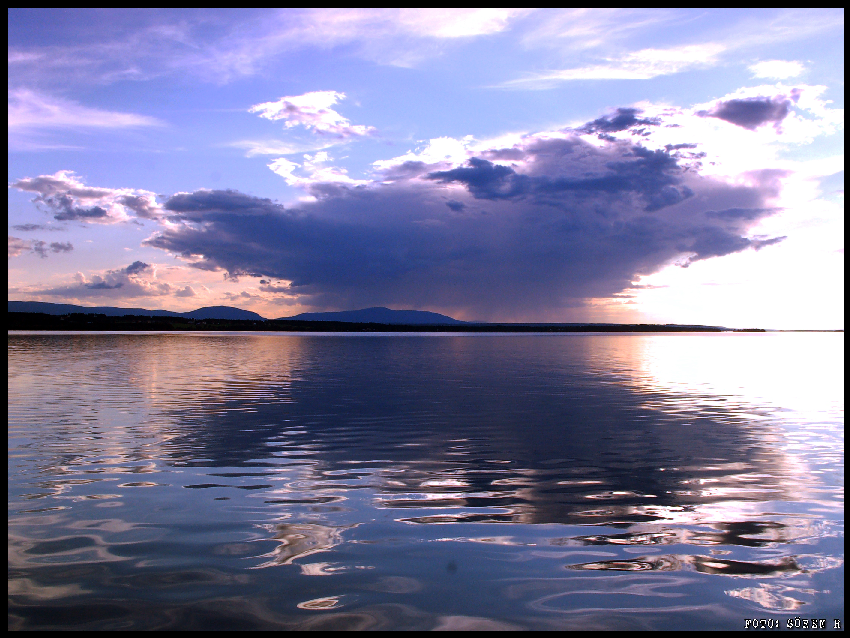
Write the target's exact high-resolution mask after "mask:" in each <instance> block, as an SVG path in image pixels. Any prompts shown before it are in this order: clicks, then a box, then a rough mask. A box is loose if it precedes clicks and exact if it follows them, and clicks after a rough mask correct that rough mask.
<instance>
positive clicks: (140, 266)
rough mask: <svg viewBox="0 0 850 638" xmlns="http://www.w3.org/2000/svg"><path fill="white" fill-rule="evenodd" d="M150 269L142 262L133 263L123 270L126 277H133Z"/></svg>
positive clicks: (148, 265)
mask: <svg viewBox="0 0 850 638" xmlns="http://www.w3.org/2000/svg"><path fill="white" fill-rule="evenodd" d="M150 267H151V266H150V264H146V263H145V262H143V261H134V262H133V263H132V264H130V265H129V266H127V267H126V268H125V269H124V272H125V273H127V274H128V275H135V274H138V273H140V272H144V271H145V270H149V269H150Z"/></svg>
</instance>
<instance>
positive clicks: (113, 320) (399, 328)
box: [7, 312, 764, 332]
mask: <svg viewBox="0 0 850 638" xmlns="http://www.w3.org/2000/svg"><path fill="white" fill-rule="evenodd" d="M7 326H8V329H9V330H93V331H100V330H183V331H202V330H226V331H274V332H723V331H724V330H727V329H726V328H721V327H718V326H693V325H688V326H685V325H674V324H665V325H662V324H553V323H548V324H521V323H484V324H453V325H402V324H381V323H351V322H344V321H298V320H288V319H269V320H266V321H253V320H235V319H186V318H182V317H147V316H140V315H125V316H123V317H109V316H106V315H103V314H83V313H73V314H67V315H48V314H44V313H37V312H9V313H7ZM738 332H741V331H738ZM743 332H764V330H762V329H749V330H745V331H743Z"/></svg>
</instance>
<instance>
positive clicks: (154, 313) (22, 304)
mask: <svg viewBox="0 0 850 638" xmlns="http://www.w3.org/2000/svg"><path fill="white" fill-rule="evenodd" d="M7 312H43V313H45V314H48V315H68V314H73V313H83V314H97V315H106V316H107V317H123V316H126V315H139V316H142V317H183V318H185V319H247V320H250V321H265V318H264V317H261V316H260V315H258V314H257V313H256V312H251V311H249V310H242V309H241V308H233V307H232V306H209V307H206V308H198V309H197V310H193V311H192V312H172V311H171V310H147V309H145V308H116V307H114V306H77V305H74V304H69V303H48V302H46V301H10V302H9V306H8V310H7Z"/></svg>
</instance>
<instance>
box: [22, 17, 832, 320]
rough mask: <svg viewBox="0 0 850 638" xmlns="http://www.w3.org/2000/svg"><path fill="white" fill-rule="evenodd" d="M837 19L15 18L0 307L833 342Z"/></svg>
mask: <svg viewBox="0 0 850 638" xmlns="http://www.w3.org/2000/svg"><path fill="white" fill-rule="evenodd" d="M843 107H844V11H843V10H842V9H653V10H648V9H616V10H603V9H583V10H582V9H439V10H437V9H416V10H414V9H332V10H324V9H303V10H302V9H299V10H295V9H259V10H254V9H250V10H238V9H237V10H234V9H230V10H226V9H213V10H201V9H168V10H151V9H127V10H123V9H9V84H8V112H9V177H8V193H9V287H8V298H9V300H25V301H26V300H28V301H49V302H54V303H75V304H80V305H84V306H98V305H100V306H120V307H141V308H149V309H166V310H175V311H190V310H194V309H196V308H200V307H203V306H214V305H229V306H236V307H239V308H243V309H245V310H252V311H254V312H257V313H259V314H260V315H262V316H264V317H267V318H277V317H287V316H292V315H295V314H298V313H300V312H310V311H333V310H353V309H359V308H367V307H372V306H386V307H389V308H394V309H415V310H429V311H433V312H440V313H443V314H447V315H450V316H452V317H455V318H457V319H464V320H479V321H533V322H612V323H683V324H706V325H723V326H728V327H733V328H746V327H761V328H772V329H843V327H844V110H843Z"/></svg>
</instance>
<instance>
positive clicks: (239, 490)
mask: <svg viewBox="0 0 850 638" xmlns="http://www.w3.org/2000/svg"><path fill="white" fill-rule="evenodd" d="M8 343H9V347H8V351H9V358H8V361H9V625H10V627H13V628H23V629H49V628H79V629H84V628H90V629H122V628H133V629H166V628H173V629H271V628H282V629H288V628H292V629H453V628H454V629H472V628H474V629H498V628H520V629H560V628H591V629H603V628H640V629H680V628H685V629H687V628H700V629H704V628H731V629H743V628H744V622H745V620H746V619H753V618H765V619H772V620H779V621H781V622H782V624H783V628H784V626H785V622H786V621H787V619H789V618H790V619H793V618H796V617H800V618H825V619H827V620H828V626H829V627H830V628H831V627H832V623H833V619H836V618H837V619H840V620H841V621H842V627H843V618H844V500H843V499H844V487H843V486H844V391H843V384H844V379H843V377H844V354H843V352H844V336H843V334H675V335H645V334H644V335H592V334H569V335H475V334H464V335H446V334H443V335H423V334H417V335H404V334H393V335H389V334H387V335H375V334H370V335H351V334H345V335H342V334H340V335H303V334H280V333H278V334H256V333H255V334H245V333H240V334H230V333H204V334H162V333H143V334H120V333H113V334H74V333H64V334H61V333H52V334H50V333H39V334H21V333H10V334H9V337H8Z"/></svg>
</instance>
